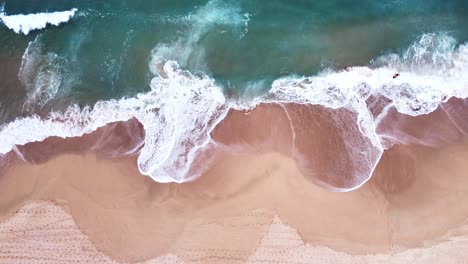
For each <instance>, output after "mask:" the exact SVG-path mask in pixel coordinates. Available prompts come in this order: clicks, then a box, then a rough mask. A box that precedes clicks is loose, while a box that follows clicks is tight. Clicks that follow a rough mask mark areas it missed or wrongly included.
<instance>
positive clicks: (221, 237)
mask: <svg viewBox="0 0 468 264" xmlns="http://www.w3.org/2000/svg"><path fill="white" fill-rule="evenodd" d="M467 158H468V144H466V143H459V144H456V145H455V144H454V145H452V146H450V147H446V148H443V149H430V148H422V147H395V148H393V149H391V150H388V151H386V153H385V154H384V157H383V158H382V161H381V163H380V164H379V166H378V168H377V170H376V172H375V174H374V177H373V178H372V179H371V181H369V182H368V183H366V184H365V185H364V186H363V187H361V188H359V189H358V190H355V191H352V192H348V193H337V192H331V191H327V190H324V189H323V188H320V187H318V186H316V185H315V184H313V183H311V182H310V181H309V180H307V179H306V178H305V177H303V176H302V174H301V173H300V171H299V170H298V168H297V166H296V164H295V162H293V161H292V160H291V159H289V158H286V157H284V156H282V155H280V154H271V153H270V154H262V155H225V156H222V157H221V158H220V159H219V161H218V162H217V163H216V165H215V166H214V167H213V168H211V170H210V171H209V172H208V173H206V174H205V175H203V176H202V177H201V178H200V179H198V180H197V181H195V182H191V183H187V184H181V185H178V184H158V183H155V182H154V181H152V180H151V179H149V178H147V177H144V176H141V175H140V174H139V172H138V170H137V168H136V161H135V158H132V157H130V158H115V159H103V158H99V157H97V156H96V155H94V154H92V153H83V154H60V155H57V156H55V157H52V158H50V159H49V160H47V161H43V162H40V163H39V164H36V165H33V164H27V163H25V162H23V161H19V160H13V161H11V164H10V166H9V167H7V168H5V169H3V170H2V173H1V175H0V194H1V199H0V214H1V215H2V217H3V218H2V219H3V220H2V223H1V224H0V245H1V246H0V262H2V263H20V262H22V261H23V262H24V261H27V262H29V260H31V262H32V261H37V262H40V261H42V262H43V263H49V262H53V261H56V262H63V261H64V259H65V260H66V261H67V262H72V261H76V262H82V261H85V260H89V261H91V262H98V261H101V262H110V261H111V260H115V261H119V262H137V261H149V262H154V263H245V262H247V263H353V262H356V263H362V262H371V263H374V262H375V263H405V262H408V263H409V262H412V263H427V262H428V261H430V262H435V261H438V262H441V261H443V262H447V263H457V262H458V263H464V261H468V255H467V253H465V252H468V243H467V238H468V237H467V235H468V234H467V231H468V230H467V229H466V228H465V220H466V219H467V216H468V206H465V205H466V204H467V201H468V175H467V172H468V170H467V169H468V168H467V167H468V163H466V160H467ZM43 201H49V202H43ZM50 201H53V203H51V202H50ZM18 210H19V211H18ZM59 252H60V253H59ZM61 252H65V253H61ZM81 260H82V261H81ZM326 261H329V262H326Z"/></svg>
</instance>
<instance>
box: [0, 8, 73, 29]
mask: <svg viewBox="0 0 468 264" xmlns="http://www.w3.org/2000/svg"><path fill="white" fill-rule="evenodd" d="M76 11H78V10H77V9H76V8H73V9H71V10H67V11H60V12H52V13H36V14H27V15H24V14H18V15H7V14H5V13H4V12H1V13H0V20H1V21H2V22H3V24H5V26H7V27H8V28H9V29H11V30H13V31H14V32H15V33H17V34H20V33H23V34H24V35H28V34H29V32H31V31H32V30H37V29H44V28H45V27H46V26H47V25H54V26H58V25H60V24H61V23H65V22H68V21H69V20H70V19H71V18H72V17H73V16H75V13H76Z"/></svg>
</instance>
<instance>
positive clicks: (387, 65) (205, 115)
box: [0, 34, 468, 191]
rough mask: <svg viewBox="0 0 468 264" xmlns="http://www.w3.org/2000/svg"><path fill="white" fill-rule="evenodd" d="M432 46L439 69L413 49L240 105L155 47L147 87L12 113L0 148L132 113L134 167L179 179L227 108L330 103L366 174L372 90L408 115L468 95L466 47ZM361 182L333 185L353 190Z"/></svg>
mask: <svg viewBox="0 0 468 264" xmlns="http://www.w3.org/2000/svg"><path fill="white" fill-rule="evenodd" d="M428 38H430V39H431V38H432V39H434V41H436V42H437V41H438V40H437V39H438V38H440V39H441V40H442V42H443V43H449V44H450V43H451V42H450V41H447V39H445V38H449V37H448V36H445V37H444V36H441V35H436V34H429V35H424V36H423V37H422V38H421V39H420V40H419V41H418V42H416V43H415V45H413V46H412V48H410V49H414V47H416V46H417V45H419V44H421V46H420V47H419V48H420V49H426V50H427V47H426V46H425V44H424V43H432V42H430V41H429V42H428V41H427V39H428ZM431 45H433V44H431ZM450 45H451V44H450ZM433 46H434V47H439V48H436V49H435V50H433V51H431V52H440V51H443V50H445V51H444V52H446V53H444V56H445V58H446V59H444V60H443V63H444V64H443V65H445V66H444V67H441V64H440V62H441V60H440V59H439V58H440V56H439V55H438V56H436V57H437V60H427V59H425V63H422V62H421V58H422V57H424V56H421V54H424V52H419V51H418V50H416V51H417V52H414V54H417V55H415V56H414V58H409V57H408V56H407V55H406V54H410V52H407V53H405V55H403V56H397V55H391V56H385V57H382V58H379V60H378V61H379V62H378V67H374V68H373V67H353V68H349V69H348V70H343V71H326V72H322V73H321V74H318V75H317V76H313V77H297V76H289V77H284V78H280V79H278V80H276V81H275V82H274V83H273V85H272V88H271V91H270V92H269V93H268V94H267V95H265V96H262V97H257V98H256V99H255V100H251V101H243V102H242V104H241V103H235V102H232V101H227V100H226V98H225V97H224V95H223V93H222V88H221V87H219V86H217V85H216V84H215V82H214V80H212V79H211V78H209V77H208V76H206V75H195V74H193V73H190V72H188V71H184V70H182V69H180V67H179V65H178V64H177V63H176V62H175V61H165V60H163V59H162V58H161V57H160V56H159V53H157V52H155V53H153V58H152V60H151V62H150V67H151V71H152V72H153V73H154V74H155V77H154V78H153V79H152V81H151V84H150V87H151V91H149V92H147V93H142V94H138V95H137V96H135V97H133V98H123V99H120V100H108V101H100V102H98V103H96V105H95V106H94V107H93V108H92V109H91V108H89V107H86V108H84V109H80V108H79V107H77V106H72V107H70V108H69V109H68V110H67V111H66V112H65V113H52V114H51V115H50V116H49V117H48V118H45V119H41V118H39V117H37V116H32V117H27V118H21V119H17V120H15V121H13V122H11V123H8V124H6V125H4V126H3V127H1V128H0V138H1V139H2V142H1V144H0V153H7V152H9V151H11V150H12V149H13V148H14V146H15V145H23V144H26V143H28V142H33V141H41V140H43V139H45V138H47V137H50V136H59V137H63V138H65V137H72V136H81V135H83V134H85V133H90V132H92V131H94V130H96V129H97V128H98V127H101V126H103V125H105V124H108V123H111V122H116V121H125V120H129V119H131V118H133V117H135V118H137V119H138V120H139V121H140V122H141V123H142V124H143V126H144V129H145V132H146V136H145V145H144V147H143V149H142V150H141V153H140V155H139V158H138V165H139V168H140V171H141V172H142V173H143V174H145V175H149V176H151V177H152V178H153V179H154V180H156V181H159V182H185V181H189V180H193V179H194V178H195V177H197V176H198V175H189V174H188V172H189V168H190V166H191V164H192V162H193V161H194V159H195V157H196V156H197V155H198V154H199V153H200V152H201V151H202V150H203V149H204V148H205V147H206V146H207V145H208V144H209V142H210V140H211V139H210V132H211V131H212V130H213V129H214V128H215V126H216V125H217V124H218V123H219V122H220V121H221V120H222V119H223V118H224V117H225V115H226V114H227V111H228V110H229V108H236V109H245V108H253V107H255V106H256V105H257V104H258V103H260V102H272V103H285V102H288V103H289V102H294V103H299V104H316V105H323V106H325V107H328V108H332V109H338V108H347V109H349V110H351V111H353V112H355V113H356V114H357V122H358V125H359V131H360V133H362V135H356V133H354V132H353V133H352V135H350V134H349V133H347V132H346V131H345V132H346V133H344V134H343V135H344V136H352V137H356V136H359V138H354V139H349V141H347V144H351V145H349V146H347V147H346V149H348V150H356V151H358V152H359V153H357V154H356V153H355V154H356V155H357V156H356V157H357V158H359V157H360V156H363V157H364V158H362V159H363V160H362V161H356V162H357V163H356V164H363V167H362V170H359V171H357V173H365V174H366V175H364V176H365V177H367V178H366V179H369V178H370V176H371V174H372V172H373V170H374V168H375V166H376V164H377V163H378V160H379V159H380V156H381V153H382V151H383V146H382V144H381V140H380V137H379V135H378V134H377V133H376V125H377V124H378V122H380V120H382V118H383V116H382V115H385V113H386V111H383V112H382V114H381V115H379V116H377V117H374V116H373V115H372V113H371V112H370V111H369V109H368V107H367V105H366V100H367V99H368V98H369V97H370V96H371V95H375V96H384V97H386V98H388V99H390V100H391V101H392V102H393V105H394V106H395V107H396V109H397V110H398V111H399V112H401V113H405V114H409V115H413V116H417V115H421V114H427V113H430V112H432V111H434V110H435V109H436V108H437V106H438V104H439V103H440V102H441V101H442V100H447V98H449V97H452V96H455V97H461V98H466V97H467V96H468V94H467V93H468V79H467V78H468V76H466V74H464V73H466V72H467V70H468V46H467V45H461V46H459V47H458V48H455V47H454V48H453V49H452V48H450V49H445V46H444V45H442V44H440V43H439V44H437V45H433ZM405 56H406V57H405ZM430 57H431V56H425V58H430ZM413 62H418V63H413ZM396 71H398V72H400V76H399V77H398V78H396V79H394V78H392V76H393V74H394V73H395V72H396ZM386 110H388V109H386ZM374 118H375V119H376V120H374ZM31 131H34V133H31ZM348 132H349V131H348ZM363 136H365V137H367V138H368V142H370V143H369V144H368V143H366V142H365V140H363V139H362V137H363ZM353 144H358V145H361V147H356V146H354V145H353ZM362 144H365V146H366V148H369V151H370V152H369V153H372V155H371V156H368V155H367V154H366V153H365V152H366V150H365V149H363V148H362ZM369 153H368V154H369ZM366 155H367V156H366ZM369 155H370V154H369ZM351 156H352V155H351ZM365 177H364V178H365ZM362 178H363V177H361V179H362ZM364 182H365V181H360V182H359V184H356V185H355V186H354V187H353V188H349V189H339V190H341V191H344V190H350V189H354V188H357V187H359V186H360V185H361V184H364Z"/></svg>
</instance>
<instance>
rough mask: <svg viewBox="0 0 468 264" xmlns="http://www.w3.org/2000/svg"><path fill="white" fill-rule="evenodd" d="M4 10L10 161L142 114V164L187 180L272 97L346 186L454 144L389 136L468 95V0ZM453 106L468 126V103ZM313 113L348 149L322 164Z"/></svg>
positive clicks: (140, 2) (1, 149) (5, 146)
mask: <svg viewBox="0 0 468 264" xmlns="http://www.w3.org/2000/svg"><path fill="white" fill-rule="evenodd" d="M0 9H1V14H0V20H1V23H0V65H1V66H0V75H1V78H0V139H1V142H0V153H2V154H6V153H8V152H10V151H15V150H16V147H15V146H16V145H23V144H26V143H28V142H34V141H40V140H43V139H45V138H47V137H49V136H59V137H72V136H81V135H83V134H85V133H89V132H91V131H94V130H96V129H97V128H98V127H101V126H103V125H105V124H108V123H111V122H116V121H126V120H129V119H132V118H136V119H137V120H138V121H139V122H141V123H142V124H143V127H144V129H145V140H144V147H143V148H141V149H139V150H138V153H135V155H138V156H139V158H138V165H139V168H140V171H141V172H142V173H143V174H145V175H148V176H150V177H152V178H153V179H154V180H156V181H160V182H172V181H173V182H185V181H189V180H193V179H195V178H196V177H198V176H199V175H200V174H201V173H202V169H196V170H194V169H193V166H192V164H193V163H194V162H195V161H196V160H197V159H199V158H200V157H201V156H203V157H205V156H206V155H208V156H209V154H207V153H208V152H209V151H208V150H209V149H212V148H223V149H226V148H228V146H227V144H225V143H223V142H222V141H223V140H216V139H213V137H212V134H213V133H215V132H216V131H217V130H220V129H221V128H220V127H219V124H220V123H222V122H223V121H224V120H225V119H226V117H228V116H229V115H230V113H231V111H233V110H235V111H251V110H252V109H254V108H255V107H257V106H258V105H259V104H263V103H268V104H275V105H280V106H281V107H283V109H284V113H283V114H285V116H286V117H287V119H288V120H289V122H290V126H291V128H290V129H291V131H292V132H291V133H292V134H291V135H292V137H293V140H292V141H293V142H292V143H291V144H292V145H293V151H292V154H291V155H292V156H293V157H294V158H296V160H298V163H299V164H301V166H302V168H304V170H303V171H304V172H305V174H311V175H314V177H316V178H317V179H319V180H318V181H319V183H321V184H322V185H324V186H326V187H328V188H331V189H334V190H342V191H346V190H351V189H354V188H357V187H359V186H360V185H362V184H363V183H364V182H366V181H367V180H368V179H369V177H370V176H371V174H372V172H373V169H374V168H375V166H376V164H377V163H378V161H379V159H380V157H381V155H382V152H383V151H384V150H385V149H387V148H390V147H391V146H392V145H394V144H422V145H430V146H436V145H438V144H439V143H440V142H441V141H440V140H439V141H437V140H432V138H431V139H428V138H422V139H421V138H417V137H410V136H409V134H408V133H402V132H401V131H397V132H395V129H393V130H392V129H389V127H397V124H396V123H395V126H392V125H391V124H392V122H396V121H395V120H397V119H398V118H393V119H391V120H390V119H389V118H390V116H392V115H394V113H395V112H396V113H398V114H401V115H404V116H413V117H418V116H424V115H428V114H430V113H432V112H434V111H436V109H437V108H438V107H439V105H440V104H441V103H442V104H443V103H445V102H447V101H449V100H450V99H451V98H459V99H461V100H462V101H461V102H462V103H461V104H464V103H465V101H463V99H464V98H466V97H467V96H468V74H467V73H468V44H465V43H466V42H467V41H468V15H467V14H468V2H467V1H463V0H445V1H440V0H428V1H416V0H395V1H386V0H385V1H384V0H359V1H356V0H355V1H347V0H344V1H343V0H341V1H338V0H328V1H321V0H318V1H304V0H302V1H299V0H295V1H284V0H272V1H260V0H255V1H252V0H248V1H247V0H245V1H244V0H242V1H228V0H211V1H206V0H205V1H186V0H180V1H162V0H158V1H149V0H136V1H91V0H82V1H59V0H55V1H50V0H46V1H40V2H39V1H32V0H31V1H14V0H12V1H4V2H3V3H2V5H1V8H0ZM395 73H399V74H400V76H398V77H397V78H393V76H394V74H395ZM291 105H293V106H291ZM304 106H305V107H317V106H318V107H319V108H318V109H319V110H311V109H312V108H308V110H301V109H299V108H300V107H304ZM297 107H299V108H297ZM298 109H299V110H298ZM313 109H315V108H313ZM444 109H445V110H444V111H445V112H446V113H450V114H448V115H449V116H450V117H451V120H453V122H452V123H453V125H454V126H456V127H458V128H460V127H464V118H461V117H460V116H457V114H459V113H462V112H463V110H464V109H465V108H464V107H461V108H460V109H461V110H459V111H458V112H457V111H455V110H454V109H455V108H454V107H452V106H451V105H450V104H447V105H446V106H444ZM447 109H448V110H447ZM456 109H458V108H456ZM281 111H283V110H281ZM307 111H308V112H307ZM321 111H323V113H324V114H322V117H320V118H322V119H320V118H319V119H317V117H316V115H317V112H321ZM305 112H307V114H305ZM321 113H322V112H321ZM463 113H464V112H463ZM325 116H326V117H325ZM314 118H315V119H314ZM323 118H325V120H323ZM311 120H319V121H317V122H321V123H327V122H328V123H329V126H330V127H331V128H330V129H332V130H333V131H334V133H333V138H331V139H330V142H332V143H333V142H335V143H336V142H339V144H338V145H339V149H340V151H341V152H342V153H341V154H339V155H337V154H336V153H335V154H330V153H329V154H330V155H329V156H327V157H329V158H328V160H331V162H330V163H329V164H328V163H327V164H328V165H327V166H328V167H326V168H325V169H323V168H322V169H321V170H320V172H318V171H317V169H316V168H315V167H314V166H316V163H314V162H309V161H310V158H311V155H317V153H312V152H310V151H309V150H305V149H304V148H302V147H301V146H305V145H307V144H308V142H307V140H305V139H307V138H310V137H311V135H312V134H313V132H314V131H317V129H320V126H319V127H317V126H312V125H310V123H311V122H312V121H311ZM309 126H310V127H309ZM241 127H242V124H240V125H239V126H238V128H239V129H240V128H241ZM460 131H462V133H463V134H464V133H465V130H463V129H461V128H460ZM313 147H314V146H312V148H313ZM207 151H208V152H207ZM314 164H315V165H314ZM324 171H327V173H325V172H324ZM316 174H327V175H326V176H323V177H320V176H317V175H316ZM344 174H346V175H344ZM340 175H341V176H340ZM337 177H344V178H346V181H338V180H330V179H334V178H337Z"/></svg>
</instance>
